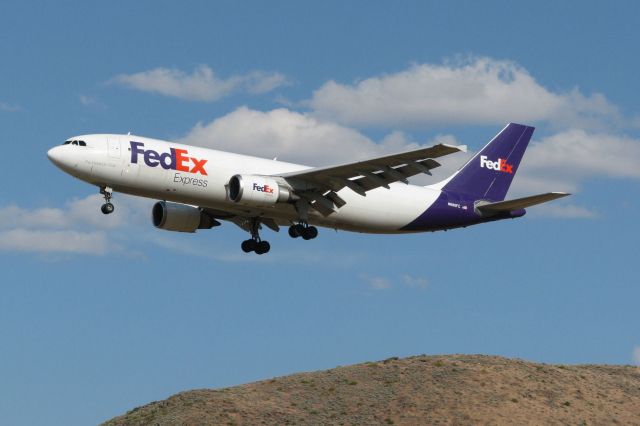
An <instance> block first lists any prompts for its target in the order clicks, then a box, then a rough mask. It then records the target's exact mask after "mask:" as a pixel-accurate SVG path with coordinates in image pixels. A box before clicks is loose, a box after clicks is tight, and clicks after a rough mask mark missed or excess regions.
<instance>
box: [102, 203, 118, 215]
mask: <svg viewBox="0 0 640 426" xmlns="http://www.w3.org/2000/svg"><path fill="white" fill-rule="evenodd" d="M100 210H101V211H102V213H103V214H111V213H113V211H114V210H115V207H114V206H113V204H111V203H105V204H103V205H102V207H100Z"/></svg>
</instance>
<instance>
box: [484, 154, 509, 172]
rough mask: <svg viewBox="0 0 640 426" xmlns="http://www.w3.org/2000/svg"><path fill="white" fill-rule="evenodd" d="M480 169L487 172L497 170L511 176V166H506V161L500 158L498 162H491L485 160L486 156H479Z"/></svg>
mask: <svg viewBox="0 0 640 426" xmlns="http://www.w3.org/2000/svg"><path fill="white" fill-rule="evenodd" d="M480 167H484V168H485V169H489V170H497V171H499V172H503V173H511V174H513V165H512V164H507V161H506V160H504V159H502V158H498V161H491V160H488V159H487V156H486V155H481V156H480Z"/></svg>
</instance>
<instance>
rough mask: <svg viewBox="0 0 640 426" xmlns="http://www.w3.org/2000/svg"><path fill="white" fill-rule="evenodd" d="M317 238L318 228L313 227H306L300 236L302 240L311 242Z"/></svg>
mask: <svg viewBox="0 0 640 426" xmlns="http://www.w3.org/2000/svg"><path fill="white" fill-rule="evenodd" d="M317 236H318V228H316V227H315V226H308V227H306V228H305V230H304V233H303V234H302V238H304V239H305V240H313V239H314V238H315V237H317Z"/></svg>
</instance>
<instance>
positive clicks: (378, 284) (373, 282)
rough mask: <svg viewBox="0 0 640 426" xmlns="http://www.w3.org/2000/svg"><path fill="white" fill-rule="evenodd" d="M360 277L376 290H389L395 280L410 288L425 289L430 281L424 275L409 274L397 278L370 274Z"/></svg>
mask: <svg viewBox="0 0 640 426" xmlns="http://www.w3.org/2000/svg"><path fill="white" fill-rule="evenodd" d="M360 279H361V280H362V281H364V282H365V283H366V284H367V285H368V286H369V287H371V288H372V289H374V290H388V289H390V288H392V287H394V284H393V282H395V283H396V284H398V283H399V284H402V285H404V286H406V287H408V288H413V289H419V290H424V289H426V288H427V287H428V285H429V281H428V280H427V279H426V278H424V277H414V276H411V275H408V274H403V275H400V276H399V277H398V278H397V280H394V281H392V280H390V279H389V278H385V277H377V276H370V275H367V274H360Z"/></svg>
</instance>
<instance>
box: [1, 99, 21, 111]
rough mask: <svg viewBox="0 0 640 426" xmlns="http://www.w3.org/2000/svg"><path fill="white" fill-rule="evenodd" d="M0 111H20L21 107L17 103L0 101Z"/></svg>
mask: <svg viewBox="0 0 640 426" xmlns="http://www.w3.org/2000/svg"><path fill="white" fill-rule="evenodd" d="M0 111H3V112H19V111H22V107H20V106H18V105H11V104H8V103H6V102H2V101H0Z"/></svg>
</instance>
